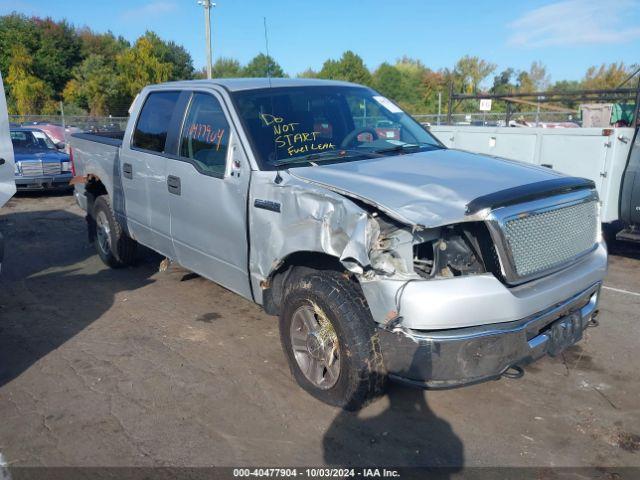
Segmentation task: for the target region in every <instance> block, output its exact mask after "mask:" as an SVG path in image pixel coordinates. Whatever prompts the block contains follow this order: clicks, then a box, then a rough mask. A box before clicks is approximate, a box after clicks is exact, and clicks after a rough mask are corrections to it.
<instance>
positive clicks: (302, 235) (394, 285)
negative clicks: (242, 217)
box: [249, 172, 606, 388]
mask: <svg viewBox="0 0 640 480" xmlns="http://www.w3.org/2000/svg"><path fill="white" fill-rule="evenodd" d="M252 195H253V197H252V199H251V203H250V205H256V204H258V205H272V204H274V205H275V204H277V205H278V208H277V209H276V208H272V209H269V210H265V209H262V208H259V209H256V210H254V211H252V212H251V215H249V218H250V235H251V238H252V242H251V245H252V248H251V255H250V262H251V265H250V266H251V269H250V270H251V272H252V282H253V285H254V292H256V291H257V292H258V293H257V295H256V300H257V301H258V302H259V303H261V304H263V306H264V307H265V310H267V311H268V312H270V313H277V312H278V310H279V306H280V302H281V300H282V298H283V295H284V292H285V289H286V285H287V283H288V281H289V280H290V279H291V278H290V276H291V275H296V274H302V275H304V273H305V269H306V268H313V269H334V270H339V271H346V272H347V273H348V275H349V276H350V278H351V279H352V280H353V281H356V282H357V283H358V284H359V286H360V288H361V290H362V292H363V294H364V297H365V299H366V301H367V305H368V307H369V310H370V312H371V316H372V318H373V320H374V321H375V322H376V323H377V324H378V338H379V341H380V345H381V349H382V353H383V356H384V361H385V367H386V368H387V371H388V373H389V374H390V375H391V376H395V377H397V378H399V379H404V380H406V381H409V382H411V383H415V384H418V385H422V386H425V387H433V388H437V387H451V386H456V385H463V384H467V383H473V382H477V381H482V380H486V379H489V378H496V377H498V376H500V375H501V374H502V373H503V372H504V371H505V370H506V369H508V368H510V367H512V366H514V365H521V364H525V363H528V362H530V361H533V360H535V359H537V358H539V357H540V356H542V355H545V354H552V352H555V351H559V350H560V349H561V348H564V346H566V345H569V344H572V343H574V342H576V341H578V340H579V339H580V337H581V334H582V331H583V330H584V328H586V326H587V325H588V324H589V322H590V321H591V319H592V318H593V316H594V315H595V313H596V308H597V302H598V297H599V290H600V285H601V281H602V278H603V277H604V273H605V272H606V250H605V248H604V247H603V246H602V244H600V243H597V242H596V247H595V249H594V250H592V251H591V252H590V253H589V254H588V255H585V256H583V257H581V260H580V261H576V262H573V263H571V264H569V265H568V266H566V267H564V268H563V269H562V271H558V272H557V273H554V274H547V275H543V276H541V277H539V278H534V279H533V280H529V281H527V282H524V283H517V284H510V283H509V279H508V278H506V277H505V273H504V271H505V269H504V268H503V265H502V263H501V261H502V260H501V257H500V252H499V251H498V248H497V247H496V239H495V238H494V236H493V233H492V230H491V228H490V226H491V223H490V222H491V221H492V218H493V217H492V215H493V213H495V211H490V210H486V211H482V212H476V213H474V214H468V215H461V216H459V217H458V221H457V222H454V223H451V222H450V221H449V222H447V223H446V224H443V225H433V224H432V225H431V226H428V227H427V226H425V225H420V224H417V223H410V222H407V221H406V220H405V219H404V218H403V217H401V216H399V215H398V216H395V215H394V214H393V212H392V211H390V210H389V209H386V208H381V207H380V206H379V205H376V204H375V203H374V202H372V201H370V200H366V199H364V198H362V197H357V196H355V195H351V194H349V193H348V192H345V191H336V190H334V189H331V188H326V186H325V185H318V184H315V183H314V182H308V181H304V180H303V179H300V178H296V177H294V176H292V175H290V174H288V173H287V172H280V173H278V174H277V176H276V178H275V179H274V178H273V174H272V173H270V174H269V173H262V172H261V173H260V174H259V175H256V177H255V180H252ZM571 195H573V196H574V195H575V194H571ZM579 195H580V196H581V197H584V198H583V199H582V200H584V201H592V200H590V198H589V195H588V192H587V193H580V194H579ZM573 196H571V198H570V199H571V201H572V202H573V201H574V200H575V198H574V197H573ZM254 200H260V202H257V203H254ZM582 200H581V201H582ZM548 202H549V203H550V204H552V206H553V208H555V209H556V210H553V211H554V212H557V211H559V210H558V206H557V203H558V202H562V199H560V200H559V199H558V198H556V199H551V200H549V201H548ZM527 205H528V204H526V203H525V204H522V205H520V206H518V207H516V209H518V212H520V213H518V215H516V217H514V218H516V220H515V221H516V222H520V221H521V220H522V221H523V222H524V221H529V220H526V219H527V218H529V219H530V218H531V217H530V216H522V214H521V210H519V209H520V208H521V207H522V206H525V207H526V206H527ZM563 205H564V204H563ZM567 205H570V208H574V207H573V205H574V203H570V204H569V203H568V204H567ZM578 205H584V203H580V204H578ZM508 208H511V207H508ZM508 208H506V209H505V211H506V212H507V213H508V212H509V210H508ZM545 208H546V207H545ZM563 208H564V207H563ZM579 208H584V207H582V206H580V207H579ZM544 211H545V212H546V213H545V216H544V217H536V218H539V219H540V220H537V219H534V221H535V222H538V221H546V220H545V219H547V218H548V217H549V215H555V213H552V214H549V213H548V212H549V211H548V210H544ZM562 215H564V214H562ZM452 217H453V215H450V216H449V220H451V218H452ZM563 218H564V217H563ZM504 221H510V220H508V219H505V220H504ZM520 225H523V226H524V227H526V228H528V226H527V225H524V224H517V228H520ZM536 227H537V225H536ZM533 231H534V232H540V231H545V230H542V229H536V230H533ZM258 232H259V234H258ZM261 238H264V239H265V241H260V239H261ZM266 239H268V241H267V240H266ZM554 325H555V326H558V325H560V327H558V328H556V327H553V326H554ZM552 330H553V331H552ZM558 332H561V333H562V335H566V338H560V339H559V335H560V334H559V333H558ZM567 332H568V333H567Z"/></svg>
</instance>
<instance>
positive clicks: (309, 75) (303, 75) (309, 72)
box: [298, 68, 318, 78]
mask: <svg viewBox="0 0 640 480" xmlns="http://www.w3.org/2000/svg"><path fill="white" fill-rule="evenodd" d="M298 78H318V72H317V71H315V70H314V69H313V68H307V69H306V70H305V71H304V72H300V73H299V74H298Z"/></svg>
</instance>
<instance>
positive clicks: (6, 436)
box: [0, 196, 640, 466]
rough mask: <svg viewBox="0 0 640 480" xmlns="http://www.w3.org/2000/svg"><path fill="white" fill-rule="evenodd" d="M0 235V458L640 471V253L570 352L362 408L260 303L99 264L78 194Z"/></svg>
mask: <svg viewBox="0 0 640 480" xmlns="http://www.w3.org/2000/svg"><path fill="white" fill-rule="evenodd" d="M0 230H1V231H2V232H4V234H5V236H6V237H7V238H6V240H7V245H6V246H7V258H6V263H5V264H4V265H3V272H2V276H1V277H0V286H1V288H0V465H1V462H2V461H4V462H5V463H7V464H9V465H47V466H53V465H85V466H88V465H99V466H102V465H109V466H130V465H174V466H183V465H227V466H229V465H234V466H236V465H262V466H267V465H272V466H283V465H322V464H352V465H396V466H400V465H452V466H460V465H466V466H472V465H473V466H486V465H491V466H493V465H511V466H520V465H534V466H563V465H566V466H594V465H609V466H623V465H626V466H628V465H634V466H640V436H639V435H640V400H639V399H640V381H639V380H640V373H639V372H638V368H637V367H638V346H639V344H640V340H639V339H640V294H639V293H633V292H640V273H639V268H640V249H639V250H635V251H634V250H631V249H627V250H626V251H622V252H621V253H619V254H617V255H613V256H612V257H611V260H610V264H611V267H610V274H609V277H608V279H607V282H606V284H607V286H608V287H610V288H613V289H623V290H626V291H628V292H623V291H618V290H612V289H607V290H605V291H604V292H603V297H602V302H601V316H600V323H601V326H600V327H599V328H596V329H590V330H588V332H587V334H586V338H585V339H584V340H583V341H582V342H581V343H580V344H579V345H577V346H575V347H573V348H571V349H570V350H569V351H567V352H566V353H565V355H564V357H563V358H559V359H543V360H541V361H540V362H538V363H537V364H535V365H533V366H531V367H530V368H528V369H527V374H526V375H525V377H524V378H522V379H520V380H501V381H497V382H490V383H485V384H481V385H477V386H473V387H468V388H464V389H458V390H450V391H439V392H426V393H425V392H422V391H418V390H411V389H406V388H402V387H398V386H394V387H392V388H391V389H390V391H389V394H388V396H386V397H384V398H382V399H380V400H379V401H377V402H375V403H374V404H372V405H370V406H369V407H367V408H366V409H365V410H363V411H361V412H360V413H358V414H352V413H345V412H342V411H339V410H337V409H334V408H331V407H328V406H326V405H323V404H321V403H318V402H317V401H316V400H314V399H313V398H311V397H310V396H309V395H307V394H306V393H304V392H303V391H302V390H301V389H300V388H298V387H297V386H296V384H295V383H294V382H293V380H292V379H291V377H290V374H289V372H288V369H287V366H286V364H285V360H284V356H283V354H282V352H281V349H280V345H279V340H278V331H277V323H276V319H275V318H273V317H270V316H267V315H265V314H264V313H263V312H262V311H261V310H260V308H258V307H257V306H255V305H253V304H252V303H250V302H248V301H245V300H242V299H240V298H239V297H238V296H236V295H234V294H232V293H230V292H228V291H226V290H224V289H223V288H220V287H218V286H216V285H215V284H213V283H211V282H209V281H207V280H204V279H202V278H199V277H195V276H193V275H189V272H186V271H184V270H182V269H178V268H171V269H170V270H169V271H168V272H165V273H158V263H159V259H158V258H157V257H156V256H155V255H153V254H147V255H144V258H143V259H142V260H141V264H140V265H139V266H137V267H136V268H131V269H125V270H118V271H113V270H108V269H107V268H105V267H104V266H103V265H102V263H101V262H100V260H99V259H98V257H97V256H96V255H95V253H94V249H93V247H92V246H90V245H88V244H87V240H86V232H85V224H84V219H83V216H82V213H81V211H80V210H79V209H78V208H77V207H76V206H75V204H74V203H73V200H72V197H71V196H28V197H25V196H23V197H19V198H16V199H14V200H12V201H11V202H10V203H9V204H8V205H7V206H6V207H5V208H3V209H2V211H0ZM629 292H631V293H629Z"/></svg>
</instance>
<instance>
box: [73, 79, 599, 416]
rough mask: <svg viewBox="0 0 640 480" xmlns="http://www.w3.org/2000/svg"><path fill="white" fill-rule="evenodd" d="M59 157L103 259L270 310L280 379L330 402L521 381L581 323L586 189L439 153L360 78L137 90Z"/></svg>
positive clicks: (592, 222) (592, 218)
mask: <svg viewBox="0 0 640 480" xmlns="http://www.w3.org/2000/svg"><path fill="white" fill-rule="evenodd" d="M381 122H382V123H381ZM379 125H385V131H387V130H388V131H392V132H394V133H393V134H392V135H386V134H384V135H381V133H380V128H379V127H378V126H379ZM71 149H72V157H73V162H74V165H75V175H76V177H75V178H74V180H73V183H74V184H75V195H76V199H77V201H78V203H79V205H80V206H81V207H82V208H84V209H85V210H86V211H87V221H88V226H89V231H90V237H91V238H93V239H95V243H96V248H97V251H98V254H99V255H100V257H101V258H102V259H103V260H104V262H105V263H106V264H108V265H110V266H112V267H118V266H122V265H128V264H131V263H133V262H134V261H135V249H136V245H137V244H138V243H140V244H143V245H145V246H147V247H150V248H151V249H153V250H155V251H157V252H159V253H161V254H162V255H164V256H166V257H167V258H169V259H170V260H172V261H175V262H177V263H179V264H180V265H182V266H184V267H185V268H187V269H190V270H192V271H194V272H196V273H198V274H200V275H202V276H204V277H206V278H208V279H211V280H213V281H215V282H217V283H219V284H220V285H222V286H224V287H226V288H228V289H230V290H232V291H234V292H236V293H238V294H239V295H241V296H243V297H245V298H247V299H250V300H252V301H254V302H256V303H258V304H259V305H261V306H262V307H263V308H264V309H265V310H266V312H268V313H270V314H274V315H278V316H279V326H280V336H281V342H282V346H283V349H284V352H285V355H286V357H287V359H288V362H289V365H290V368H291V371H292V374H293V376H294V377H295V379H296V380H297V381H298V383H299V384H300V385H301V386H302V387H303V388H304V389H306V390H307V391H308V392H310V393H311V394H312V395H314V396H316V397H317V398H319V399H321V400H322V401H325V402H327V403H330V404H333V405H338V406H341V407H344V408H347V409H355V408H358V407H360V406H361V405H362V404H363V403H365V402H366V401H368V400H369V399H371V398H373V397H375V396H376V395H378V394H379V393H380V392H382V391H383V389H384V386H385V382H386V380H387V379H388V378H392V379H395V380H399V381H403V382H405V383H408V384H412V385H416V386H421V387H424V388H445V387H453V386H460V385H466V384H470V383H476V382H480V381H484V380H488V379H495V378H499V377H500V376H502V375H503V374H505V372H508V373H514V370H515V372H516V373H518V372H521V371H522V370H521V367H522V366H523V365H525V364H527V363H529V362H531V361H533V360H535V359H537V358H540V357H541V356H543V355H545V354H551V355H556V354H558V353H560V352H561V351H562V350H563V349H564V348H566V347H567V346H569V345H571V344H573V343H575V342H577V341H578V340H580V338H581V336H582V332H583V330H584V329H585V328H586V327H587V326H588V325H589V324H590V322H591V321H592V319H593V318H594V316H595V314H596V308H597V303H598V296H599V291H600V285H601V282H602V279H603V277H604V275H605V273H606V264H607V253H606V248H605V246H604V244H603V242H602V240H601V235H600V222H599V216H598V215H599V204H598V197H597V193H596V192H595V189H594V185H593V183H592V182H591V181H588V180H585V179H581V178H574V177H566V176H564V175H561V174H559V173H556V172H554V171H551V170H549V169H545V168H542V167H537V166H532V165H527V164H523V163H520V162H516V161H510V160H505V159H501V158H495V157H488V156H481V155H476V154H471V153H465V152H461V151H456V150H450V149H447V148H445V147H444V146H443V145H442V143H441V142H439V141H438V140H437V139H436V138H434V137H433V136H432V135H431V134H430V133H428V132H427V131H426V130H425V129H424V128H423V127H422V126H421V125H420V124H419V123H417V122H416V121H415V120H414V119H413V118H411V117H410V116H409V115H408V114H406V113H405V112H403V111H402V109H401V108H399V107H398V106H397V105H396V104H394V103H393V102H391V101H390V100H388V99H387V98H385V97H383V96H381V95H380V94H378V93H377V92H375V91H373V90H371V89H370V88H367V87H363V86H360V85H355V84H351V83H346V82H335V81H322V80H307V79H304V80H303V79H271V80H269V79H221V80H202V81H185V82H175V83H167V84H161V85H154V86H149V87H146V88H144V89H143V90H142V92H141V93H140V94H139V95H138V97H137V98H136V100H135V101H134V103H133V105H132V109H131V118H130V120H129V123H128V125H127V128H126V130H125V132H124V133H120V134H116V133H109V134H108V135H106V136H102V135H95V134H82V133H79V134H74V135H72V136H71Z"/></svg>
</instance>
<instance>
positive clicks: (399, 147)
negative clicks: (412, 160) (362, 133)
mask: <svg viewBox="0 0 640 480" xmlns="http://www.w3.org/2000/svg"><path fill="white" fill-rule="evenodd" d="M421 147H432V148H434V149H438V148H440V146H438V145H434V144H432V143H403V144H402V145H395V146H393V147H389V148H382V149H380V150H374V151H375V153H391V152H405V151H407V150H413V149H419V148H421Z"/></svg>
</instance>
